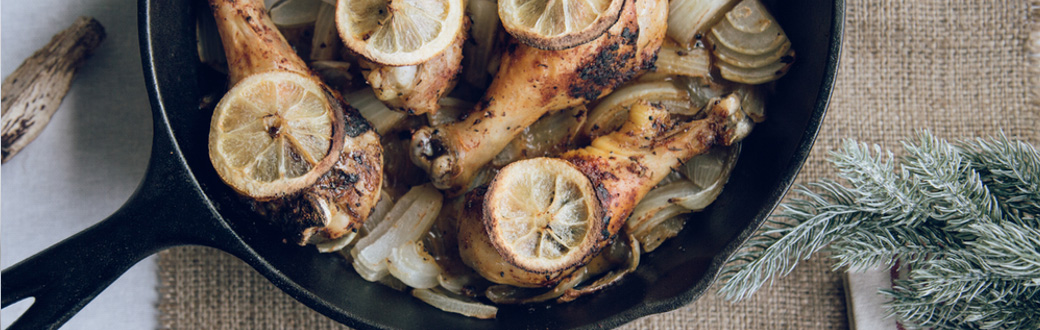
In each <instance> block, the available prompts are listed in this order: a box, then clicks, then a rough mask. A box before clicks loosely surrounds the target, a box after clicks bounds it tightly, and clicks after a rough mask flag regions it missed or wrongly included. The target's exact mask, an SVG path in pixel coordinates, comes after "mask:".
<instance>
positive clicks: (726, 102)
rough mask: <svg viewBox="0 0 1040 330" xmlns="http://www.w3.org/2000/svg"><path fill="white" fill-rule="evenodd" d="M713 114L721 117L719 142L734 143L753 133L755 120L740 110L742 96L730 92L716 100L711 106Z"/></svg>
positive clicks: (724, 143) (723, 143)
mask: <svg viewBox="0 0 1040 330" xmlns="http://www.w3.org/2000/svg"><path fill="white" fill-rule="evenodd" d="M711 111H712V113H711V114H712V115H713V116H715V117H716V118H719V122H718V123H719V124H720V126H719V132H718V133H719V137H720V138H721V139H720V140H719V143H720V144H722V145H727V146H728V145H732V144H734V143H737V142H739V141H740V140H743V139H744V138H745V137H747V136H748V134H749V133H751V129H752V128H753V127H754V122H752V121H751V119H750V118H748V117H747V116H746V115H744V112H743V111H741V110H740V96H738V95H737V94H729V95H727V96H725V97H723V98H722V99H720V100H718V101H716V102H715V103H714V105H712V108H711Z"/></svg>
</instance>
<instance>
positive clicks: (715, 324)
mask: <svg viewBox="0 0 1040 330" xmlns="http://www.w3.org/2000/svg"><path fill="white" fill-rule="evenodd" d="M1030 6H1033V7H1038V6H1040V1H1037V0H961V1H948V0H849V3H848V4H847V14H846V15H847V18H846V32H845V44H844V47H843V48H844V49H843V52H844V53H843V57H842V63H841V70H840V72H839V77H838V79H837V82H836V88H835V90H834V95H833V98H832V101H831V107H830V111H829V112H828V114H827V117H826V119H825V121H824V124H823V128H822V131H821V132H820V134H819V138H818V140H817V142H816V145H815V147H814V150H813V152H812V153H811V155H810V157H809V160H808V162H807V164H806V166H805V167H804V169H803V170H802V173H801V175H800V176H799V179H798V180H799V181H800V182H807V181H809V180H813V179H817V178H821V177H833V171H832V169H831V168H830V167H829V166H827V164H826V163H825V159H826V153H827V151H829V150H834V149H835V147H836V146H837V145H838V144H839V143H840V142H841V140H842V139H844V138H854V139H857V140H860V141H863V142H869V143H878V144H881V145H882V146H884V147H886V148H890V149H893V150H898V148H899V145H898V143H897V141H899V140H901V139H903V138H905V137H908V136H911V135H912V134H913V133H914V131H915V130H917V129H929V130H931V131H932V132H933V133H934V134H935V135H937V136H939V137H944V138H949V139H958V138H967V137H975V136H986V135H991V134H995V133H998V132H999V131H1001V130H1003V131H1004V132H1005V133H1006V134H1007V135H1008V136H1009V137H1012V138H1019V139H1024V140H1026V141H1029V142H1031V143H1033V145H1037V146H1040V133H1038V127H1040V107H1038V102H1037V101H1038V98H1037V94H1036V93H1037V90H1038V88H1040V84H1038V83H1037V81H1038V80H1040V70H1038V69H1036V67H1035V66H1034V67H1032V68H1031V66H1030V61H1029V56H1028V55H1027V49H1028V48H1030V47H1032V48H1033V49H1035V50H1040V45H1038V44H1037V43H1040V32H1034V33H1033V34H1034V39H1033V41H1032V45H1031V46H1030V41H1029V36H1030V32H1029V31H1036V30H1035V28H1036V25H1037V24H1036V20H1037V16H1040V9H1031V8H1030ZM1031 11H1032V12H1031ZM1031 16H1032V18H1031ZM1030 19H1032V20H1033V21H1032V22H1031V21H1030ZM1033 59H1034V63H1033V64H1034V65H1035V61H1036V60H1037V59H1036V56H1033ZM159 269H160V270H159V278H160V287H159V290H160V301H159V311H160V316H159V317H160V326H161V327H162V328H163V329H228V328H234V329H334V328H340V327H341V326H340V325H338V324H336V323H335V322H333V321H331V320H329V319H327V318H325V317H324V316H322V315H320V314H318V313H316V312H314V311H311V310H309V309H308V308H307V307H305V306H303V305H302V304H301V303H299V302H297V301H295V300H293V299H292V298H289V297H288V296H287V295H285V294H283V293H282V292H281V291H279V290H278V289H277V288H275V287H274V286H273V285H272V284H270V283H268V282H267V281H266V280H265V279H264V278H263V277H261V276H259V275H257V274H256V272H254V271H253V270H252V269H251V268H250V267H248V266H247V265H246V264H245V263H243V262H241V261H238V260H237V259H234V258H232V257H230V256H228V255H226V254H224V253H222V252H219V251H215V250H211V249H207V248H199V247H185V248H175V249H172V250H169V251H165V252H163V253H161V254H160V257H159ZM844 294H845V292H844V289H843V287H842V284H841V277H840V275H839V274H838V273H835V272H831V271H829V263H828V261H827V260H826V259H824V258H821V257H819V256H817V257H815V258H813V259H812V260H809V261H807V262H803V263H802V264H800V265H799V266H798V267H797V269H795V271H794V272H793V273H792V274H790V275H789V276H787V277H785V278H781V279H778V280H777V281H776V282H775V283H774V284H773V285H772V286H771V287H767V288H764V289H763V290H761V291H759V292H758V293H757V294H755V296H753V297H752V298H751V299H749V300H746V301H743V302H740V303H736V304H733V303H729V302H726V301H724V300H722V299H720V298H717V297H715V296H713V295H712V294H711V291H710V292H709V293H708V294H706V295H705V296H704V297H703V298H701V299H700V300H698V301H696V302H694V303H692V304H690V305H689V306H686V307H684V308H681V309H679V310H676V311H672V312H668V313H663V314H658V315H653V316H648V317H644V318H642V319H639V320H636V321H633V322H632V323H630V324H628V325H626V328H655V329H657V328H663V329H670V328H697V329H834V328H839V329H840V328H847V327H848V323H847V320H846V316H845V309H846V307H845V299H844Z"/></svg>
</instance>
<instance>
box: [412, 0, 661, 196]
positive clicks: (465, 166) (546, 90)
mask: <svg viewBox="0 0 1040 330" xmlns="http://www.w3.org/2000/svg"><path fill="white" fill-rule="evenodd" d="M667 7H668V3H667V1H664V0H638V1H636V0H627V1H626V2H625V4H624V8H623V9H622V12H621V17H620V18H618V20H617V22H616V23H615V24H614V25H613V26H611V28H610V29H609V30H608V31H607V32H606V33H604V34H603V35H601V36H600V37H598V38H596V39H594V40H592V41H590V42H588V43H586V44H583V45H580V46H577V47H574V48H570V49H565V50H557V51H548V50H541V49H537V48H534V47H530V46H526V45H524V44H521V43H519V42H516V41H513V42H512V43H511V44H510V45H509V46H508V47H507V50H506V52H505V53H504V54H503V55H502V64H501V66H500V69H499V71H498V73H497V74H496V75H495V78H494V80H493V81H492V83H491V86H489V87H488V90H487V93H486V94H485V96H484V97H483V99H482V100H481V101H480V102H479V103H478V104H477V106H476V108H475V109H474V110H473V111H471V112H470V113H469V114H468V115H466V118H464V119H461V120H460V121H457V122H454V123H450V124H446V125H443V126H440V127H423V128H421V129H419V130H418V131H416V132H415V134H414V135H413V136H412V150H411V153H412V154H411V156H412V161H413V162H415V163H416V164H417V165H419V167H421V168H423V169H424V170H426V171H427V172H428V173H429V174H430V179H431V180H432V181H433V184H434V185H435V186H437V187H438V188H440V189H445V190H447V192H448V193H449V194H452V193H458V192H459V190H461V187H465V186H467V185H468V184H469V183H470V181H471V180H472V178H473V176H474V175H475V174H476V173H477V172H478V171H479V170H480V168H481V167H482V166H484V165H485V164H487V163H488V162H489V161H491V159H492V158H494V156H495V155H496V154H498V153H499V152H500V151H501V150H502V149H503V148H504V147H505V146H506V145H507V144H508V143H509V141H511V140H512V139H513V138H514V137H515V136H516V135H517V134H519V133H520V132H521V131H522V130H523V129H524V128H525V127H527V126H529V125H531V124H532V123H534V122H535V121H536V120H538V118H539V117H541V116H542V115H544V114H546V113H548V112H551V111H556V110H560V109H564V108H568V107H573V106H577V105H580V104H583V103H586V102H589V101H592V100H595V99H597V98H599V97H601V96H603V95H606V94H607V93H610V92H611V91H613V90H614V88H616V87H617V86H618V85H619V84H621V83H622V82H625V81H627V80H629V79H631V78H632V77H634V76H635V75H636V74H638V73H639V72H641V71H643V70H645V69H647V68H650V67H652V66H653V63H654V60H655V59H656V56H657V51H658V49H660V46H661V43H662V41H663V38H664V33H665V29H666V24H665V18H666V17H667V11H668V8H667Z"/></svg>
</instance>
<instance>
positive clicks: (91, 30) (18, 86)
mask: <svg viewBox="0 0 1040 330" xmlns="http://www.w3.org/2000/svg"><path fill="white" fill-rule="evenodd" d="M104 39H105V28H104V27H102V26H101V23H98V21H97V20H94V19H93V18H89V17H80V18H79V19H77V20H76V22H75V23H73V24H72V26H70V27H69V28H67V29H65V30H64V31H61V32H59V33H58V34H56V35H54V38H52V39H51V41H50V42H49V43H47V45H46V46H44V47H43V48H41V49H40V50H38V51H36V53H34V54H33V55H32V56H30V57H29V58H27V59H26V60H25V62H22V65H21V66H19V67H18V69H16V70H15V71H14V73H11V75H9V76H7V78H5V79H4V83H3V86H2V88H0V89H2V96H0V116H2V118H0V121H2V126H0V127H2V140H3V161H2V162H4V163H6V162H7V160H9V159H11V157H13V156H14V155H15V154H16V153H18V151H20V150H22V148H25V146H26V145H28V144H29V142H32V140H33V139H35V138H36V136H37V135H39V134H40V132H41V131H43V128H44V127H45V126H47V122H49V121H50V119H51V116H53V115H54V112H55V111H57V110H58V107H59V106H60V105H61V100H62V99H63V98H65V93H67V92H68V91H69V85H70V84H71V83H72V78H73V76H74V75H75V74H76V70H78V69H79V68H80V67H81V66H82V65H83V62H85V60H86V58H87V56H89V55H90V54H91V53H92V52H93V51H94V49H95V48H97V47H98V45H100V44H101V41H102V40H104Z"/></svg>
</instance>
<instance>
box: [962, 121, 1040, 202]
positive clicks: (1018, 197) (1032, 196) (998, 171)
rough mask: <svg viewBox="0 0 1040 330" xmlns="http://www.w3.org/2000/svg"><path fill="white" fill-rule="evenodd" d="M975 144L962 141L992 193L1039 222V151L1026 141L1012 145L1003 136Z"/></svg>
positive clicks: (965, 152)
mask: <svg viewBox="0 0 1040 330" xmlns="http://www.w3.org/2000/svg"><path fill="white" fill-rule="evenodd" d="M974 142H975V143H974V144H970V143H967V142H962V143H961V144H960V146H959V147H960V148H961V149H962V150H963V152H964V154H965V156H967V157H968V158H969V159H970V160H971V164H972V167H973V168H975V170H976V171H978V172H979V173H980V174H981V175H982V179H983V181H984V182H986V185H987V186H989V187H990V188H991V189H992V190H993V194H994V195H996V196H997V198H998V199H1000V200H1001V201H1002V202H1003V203H1005V204H1007V207H1006V208H1008V209H1015V210H1021V211H1022V212H1025V213H1028V214H1030V215H1031V216H1032V220H1034V221H1036V220H1037V216H1038V215H1040V152H1037V150H1036V149H1033V148H1032V147H1031V146H1030V145H1029V144H1027V143H1025V142H1021V141H1019V142H1012V141H1010V140H1008V138H1007V136H1005V135H1004V134H1001V135H1000V137H999V138H990V139H981V138H980V139H976V140H975V141H974Z"/></svg>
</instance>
